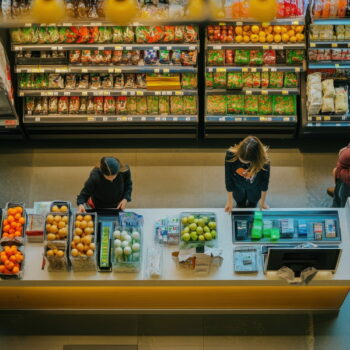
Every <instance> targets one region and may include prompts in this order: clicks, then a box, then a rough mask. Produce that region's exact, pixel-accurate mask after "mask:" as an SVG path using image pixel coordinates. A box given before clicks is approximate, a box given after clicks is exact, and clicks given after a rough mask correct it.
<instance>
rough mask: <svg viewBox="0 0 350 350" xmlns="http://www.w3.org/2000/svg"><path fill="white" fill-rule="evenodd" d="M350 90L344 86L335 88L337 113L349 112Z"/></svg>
mask: <svg viewBox="0 0 350 350" xmlns="http://www.w3.org/2000/svg"><path fill="white" fill-rule="evenodd" d="M348 100H349V98H348V91H347V89H345V88H344V87H343V86H341V87H337V88H335V100H334V102H335V103H334V104H335V106H334V107H335V110H334V111H335V113H337V114H345V113H347V112H348V109H349V103H348Z"/></svg>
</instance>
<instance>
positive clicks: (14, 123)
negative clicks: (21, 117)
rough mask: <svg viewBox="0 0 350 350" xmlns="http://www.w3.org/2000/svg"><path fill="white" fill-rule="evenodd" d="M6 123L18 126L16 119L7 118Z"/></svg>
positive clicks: (6, 124)
mask: <svg viewBox="0 0 350 350" xmlns="http://www.w3.org/2000/svg"><path fill="white" fill-rule="evenodd" d="M4 124H5V126H16V121H15V120H10V119H7V120H5V122H4Z"/></svg>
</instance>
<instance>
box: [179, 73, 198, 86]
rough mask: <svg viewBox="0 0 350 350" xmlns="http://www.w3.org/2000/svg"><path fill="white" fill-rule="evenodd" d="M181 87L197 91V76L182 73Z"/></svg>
mask: <svg viewBox="0 0 350 350" xmlns="http://www.w3.org/2000/svg"><path fill="white" fill-rule="evenodd" d="M181 86H182V88H183V89H197V74H196V73H182V79H181Z"/></svg>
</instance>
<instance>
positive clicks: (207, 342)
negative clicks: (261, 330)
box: [204, 335, 312, 350]
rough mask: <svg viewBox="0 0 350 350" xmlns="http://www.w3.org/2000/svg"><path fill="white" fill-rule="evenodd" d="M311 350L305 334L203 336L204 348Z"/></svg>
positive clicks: (222, 349) (219, 349)
mask: <svg viewBox="0 0 350 350" xmlns="http://www.w3.org/2000/svg"><path fill="white" fill-rule="evenodd" d="M232 349H235V350H252V349H259V350H296V349H297V350H312V348H310V347H309V340H308V338H307V337H305V336H279V335H275V336H249V337H248V336H235V337H229V336H225V337H204V350H232Z"/></svg>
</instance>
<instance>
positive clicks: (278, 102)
mask: <svg viewBox="0 0 350 350" xmlns="http://www.w3.org/2000/svg"><path fill="white" fill-rule="evenodd" d="M273 114H275V115H295V114H296V100H295V96H273Z"/></svg>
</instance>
